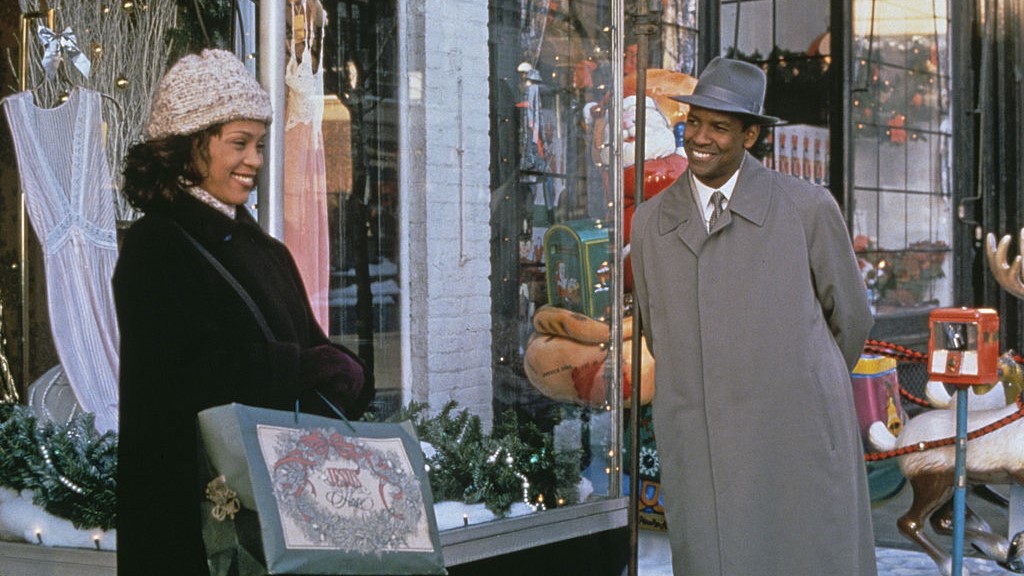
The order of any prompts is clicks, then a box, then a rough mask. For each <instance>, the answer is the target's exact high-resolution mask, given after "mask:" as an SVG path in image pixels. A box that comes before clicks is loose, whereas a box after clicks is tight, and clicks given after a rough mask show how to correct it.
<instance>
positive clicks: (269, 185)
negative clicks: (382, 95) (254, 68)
mask: <svg viewBox="0 0 1024 576" xmlns="http://www.w3.org/2000/svg"><path fill="white" fill-rule="evenodd" d="M287 5H288V3H287V2H261V3H260V5H259V34H258V42H259V44H258V45H257V48H256V53H257V54H258V58H257V62H258V63H259V67H258V68H259V69H258V77H259V80H260V84H262V85H263V88H264V89H266V91H267V92H268V93H269V94H270V107H271V110H272V111H273V121H272V122H271V123H270V127H269V128H268V130H267V139H266V148H265V150H264V153H263V154H264V156H263V158H264V163H263V169H262V170H260V175H259V187H258V188H257V190H256V203H257V204H256V207H257V215H258V217H259V222H260V226H261V227H262V228H263V230H265V231H266V232H267V234H270V235H271V236H273V237H274V238H277V239H279V240H283V239H284V123H285V111H286V108H285V105H286V102H285V98H286V93H285V83H284V72H285V70H284V69H285V52H284V46H285V30H284V29H285V10H286V9H287Z"/></svg>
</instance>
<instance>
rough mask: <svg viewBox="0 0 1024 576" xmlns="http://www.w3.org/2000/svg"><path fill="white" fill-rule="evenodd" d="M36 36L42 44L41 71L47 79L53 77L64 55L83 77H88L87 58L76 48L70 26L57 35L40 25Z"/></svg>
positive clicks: (75, 39) (88, 65)
mask: <svg viewBox="0 0 1024 576" xmlns="http://www.w3.org/2000/svg"><path fill="white" fill-rule="evenodd" d="M37 34H38V35H39V41H40V42H42V44H43V50H44V51H43V70H45V71H46V77H47V78H53V77H54V75H55V74H56V73H57V67H58V66H60V62H61V60H62V59H63V58H64V55H65V54H66V55H67V57H68V58H69V59H70V60H71V63H72V64H74V65H75V68H78V71H79V72H81V73H82V75H83V76H85V77H86V78H88V77H89V70H90V68H91V67H92V65H91V64H90V63H89V58H88V57H86V55H85V54H84V53H83V52H82V51H81V50H80V49H79V48H78V38H77V37H75V33H74V32H72V31H71V27H70V26H68V27H67V28H65V29H64V31H63V32H61V33H60V34H57V33H56V32H54V31H53V30H50V29H49V28H47V27H46V26H43V25H42V24H40V25H39V30H38V32H37Z"/></svg>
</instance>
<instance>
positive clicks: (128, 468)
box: [113, 194, 373, 576]
mask: <svg viewBox="0 0 1024 576" xmlns="http://www.w3.org/2000/svg"><path fill="white" fill-rule="evenodd" d="M171 220H173V221H175V222H177V223H178V224H180V226H181V227H182V228H184V229H185V230H187V231H188V232H189V234H190V235H192V237H193V238H195V239H196V240H197V241H198V242H199V243H200V244H202V245H203V246H204V247H205V248H206V249H207V250H208V251H209V252H210V253H212V254H213V256H214V257H215V258H217V260H218V261H219V262H220V263H221V264H222V265H223V266H224V267H225V268H226V269H227V270H228V271H229V272H231V274H232V275H233V276H234V277H235V278H236V279H237V280H238V282H239V283H240V284H241V285H242V286H243V287H245V289H246V291H247V292H248V293H249V295H250V296H251V297H252V299H253V300H254V301H255V303H256V304H257V306H258V307H259V308H260V310H261V311H262V313H263V315H264V317H265V318H266V321H267V323H268V324H269V326H270V328H271V330H272V331H273V333H274V337H275V340H276V341H274V342H268V341H267V339H266V338H265V337H264V335H263V333H262V332H261V330H260V328H259V326H258V324H257V321H256V320H255V317H254V315H253V314H252V312H251V311H250V309H249V308H248V307H247V305H246V304H245V303H244V301H243V300H242V299H241V297H240V296H239V295H238V293H237V292H236V291H235V290H234V289H233V288H232V287H231V285H230V284H229V283H228V282H227V281H226V280H225V279H224V278H223V276H221V275H220V273H219V272H217V271H216V269H215V268H214V267H213V266H212V265H211V264H210V263H209V262H208V261H207V260H206V259H205V258H204V257H203V256H202V255H201V254H200V252H199V251H198V250H197V248H196V247H195V246H194V245H192V244H191V243H190V242H189V241H188V239H187V238H186V237H185V236H184V235H183V234H182V233H181V231H180V230H179V229H178V228H176V227H175V226H174V225H173V223H172V222H171ZM113 286H114V299H115V303H116V306H117V317H118V325H119V328H120V332H121V356H120V430H119V450H118V507H117V532H118V553H117V556H118V558H117V561H118V574H120V575H122V576H138V575H146V576H153V575H156V574H174V575H176V576H182V575H189V576H193V575H205V574H207V573H208V571H207V568H206V560H205V552H204V548H203V543H202V536H201V524H200V514H199V503H200V501H201V499H202V497H203V488H204V487H203V486H201V485H200V484H201V483H200V479H199V465H198V462H197V442H198V438H197V434H196V415H197V414H198V412H200V411H201V410H204V409H206V408H209V407H212V406H217V405H220V404H226V403H231V402H238V403H242V404H248V405H253V406H261V407H266V408H275V409H281V410H294V408H295V401H296V399H300V400H301V402H302V406H303V410H304V411H310V412H318V413H325V410H326V407H325V406H324V404H323V402H322V401H321V400H319V399H318V398H316V395H315V391H314V390H313V384H311V383H309V382H305V381H303V379H302V378H301V377H300V373H301V371H300V355H301V352H302V351H303V350H308V349H309V348H311V347H314V346H318V345H324V344H328V343H329V340H328V338H327V336H326V335H325V334H324V332H323V330H322V329H321V327H320V326H319V324H318V323H317V322H316V320H315V319H314V316H313V313H312V310H311V308H310V305H309V301H308V298H307V296H306V292H305V290H304V288H303V284H302V280H301V278H300V276H299V272H298V269H297V268H296V266H295V263H294V261H293V259H292V257H291V254H290V253H289V252H288V250H287V248H285V246H284V245H283V244H282V243H280V242H279V241H277V240H275V239H273V238H271V237H270V236H268V235H267V234H266V233H264V232H263V231H262V230H261V229H260V228H259V226H258V225H257V224H256V222H255V221H254V220H253V218H252V216H250V215H249V213H248V212H247V211H246V210H245V209H244V208H239V209H238V216H237V218H236V219H234V220H232V219H230V218H228V217H226V216H225V215H223V214H221V213H220V212H218V211H216V210H214V209H213V208H211V207H209V206H207V205H205V204H203V203H202V202H200V201H198V200H196V199H195V198H193V197H191V196H188V195H184V194H183V195H180V196H179V197H178V199H176V200H175V202H174V203H172V204H169V205H163V206H161V207H159V208H157V209H153V210H150V211H149V212H147V214H146V215H145V216H144V217H142V218H141V219H139V220H138V221H136V222H135V223H134V224H133V225H132V227H131V228H130V229H129V230H128V231H127V233H126V235H125V237H124V241H123V243H122V246H121V249H120V253H119V257H118V262H117V266H116V268H115V271H114V278H113ZM367 382H368V383H367V385H366V386H361V385H360V384H359V383H353V384H352V385H351V386H348V387H347V389H346V387H345V386H344V385H343V386H342V387H341V388H342V389H341V390H334V392H335V395H334V398H335V399H336V400H338V401H340V402H341V404H342V408H343V409H344V410H345V412H346V414H347V415H348V416H350V417H358V416H359V415H360V414H361V413H362V411H363V410H364V409H365V408H366V406H367V404H368V403H369V401H370V399H371V397H372V394H373V387H372V384H369V382H370V380H369V379H367Z"/></svg>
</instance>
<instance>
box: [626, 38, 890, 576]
mask: <svg viewBox="0 0 1024 576" xmlns="http://www.w3.org/2000/svg"><path fill="white" fill-rule="evenodd" d="M764 93H765V75H764V73H763V72H762V71H761V70H760V68H757V67H756V66H753V65H750V64H747V63H745V62H740V61H736V60H728V59H723V58H716V59H715V60H713V61H712V62H711V63H710V64H708V66H707V68H706V69H705V70H704V72H703V73H702V74H701V76H700V78H699V80H698V83H697V87H696V89H695V90H694V92H693V93H692V94H690V95H687V96H678V97H676V99H677V100H679V101H681V102H684V103H687V104H689V105H690V110H689V114H688V116H687V120H686V129H685V134H684V146H685V149H686V154H687V157H688V159H689V167H688V169H687V171H686V172H685V173H684V174H683V175H682V177H680V178H679V180H678V181H676V183H675V184H673V185H672V186H671V187H670V188H668V189H666V190H665V191H663V192H662V193H661V194H659V195H658V196H655V197H654V198H653V199H651V200H649V201H647V202H645V203H643V204H641V205H640V206H639V207H638V208H637V211H636V213H635V215H634V217H633V223H632V260H633V274H634V278H635V292H634V294H635V297H636V300H637V303H638V306H639V311H640V313H641V316H642V319H643V322H644V325H645V326H644V327H645V333H646V336H647V342H648V345H649V347H650V350H651V353H652V354H653V355H654V356H655V359H656V361H657V371H656V392H655V397H654V404H653V406H654V430H655V436H656V437H657V439H658V452H659V455H660V457H661V480H662V488H663V490H664V492H663V493H664V496H665V516H666V521H667V523H668V529H669V536H670V541H671V544H672V556H673V570H674V572H675V574H677V575H679V576H683V575H685V576H748V575H763V576H817V575H820V574H829V575H830V576H831V575H836V576H839V575H858V576H860V575H873V574H875V572H876V567H875V556H874V536H873V533H872V526H871V515H870V499H869V495H868V489H867V480H866V477H865V468H864V463H863V459H862V447H861V443H860V433H859V429H858V426H857V420H856V414H855V411H854V404H853V396H852V389H851V383H850V376H849V371H850V370H851V369H852V368H853V366H854V364H855V363H856V361H857V359H858V357H859V354H860V352H861V350H862V349H863V346H864V340H865V338H866V337H867V334H868V331H869V329H870V328H871V325H872V322H873V320H872V317H871V312H870V310H869V308H868V300H867V293H866V290H865V287H864V283H863V281H862V279H861V276H860V273H859V270H858V267H857V263H856V259H855V257H854V253H853V248H852V246H851V243H850V237H849V234H848V231H847V229H846V225H845V223H844V220H843V217H842V214H841V213H840V210H839V207H838V206H837V204H836V202H835V200H834V199H833V198H832V196H831V195H830V194H829V192H828V191H827V190H825V189H823V188H821V187H819V186H815V185H813V184H811V183H809V182H806V181H803V180H800V179H797V178H794V177H791V176H787V175H782V174H779V173H777V172H774V171H771V170H769V169H767V168H765V167H764V166H762V165H761V163H760V162H758V161H757V159H756V158H754V157H753V156H751V155H750V153H749V152H748V150H749V149H750V148H751V147H752V146H753V145H754V143H755V142H756V141H757V139H758V136H759V135H760V132H761V129H762V126H763V125H769V124H773V123H775V122H777V121H778V119H777V118H773V117H771V116H766V115H764V114H763V113H762V107H763V102H764ZM716 191H717V192H720V193H721V195H722V200H721V202H712V197H713V196H714V198H715V199H716V200H717V199H718V198H719V196H718V195H717V194H715V192H716ZM716 204H718V206H717V207H716Z"/></svg>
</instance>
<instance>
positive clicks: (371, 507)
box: [198, 404, 446, 576]
mask: <svg viewBox="0 0 1024 576" xmlns="http://www.w3.org/2000/svg"><path fill="white" fill-rule="evenodd" d="M198 428H199V438H200V448H201V450H200V458H201V459H202V461H201V462H200V469H201V470H204V471H203V472H202V475H203V478H202V481H203V482H204V483H205V485H206V500H205V501H204V502H203V503H202V505H201V506H200V509H201V512H202V514H203V540H204V543H205V544H206V553H207V559H208V564H209V567H210V572H211V574H212V575H213V576H219V575H228V574H232V575H234V574H238V575H239V576H250V575H252V576H262V575H265V574H373V575H377V574H380V575H385V574H446V571H445V568H444V558H443V554H442V551H441V546H440V539H439V537H438V531H437V520H436V518H435V517H434V508H433V498H432V495H431V492H430V484H429V481H428V479H427V472H426V468H425V466H424V460H423V454H422V452H421V450H420V446H419V442H418V441H417V439H416V432H415V429H414V428H413V427H412V425H411V424H409V423H408V422H405V423H400V424H398V423H396V424H392V423H367V422H349V421H347V420H335V419H333V418H324V417H320V416H313V415H309V414H299V413H298V412H297V411H296V412H288V411H279V410H269V409H265V408H255V407H251V406H245V405H242V404H228V405H224V406H217V407H215V408H210V409H207V410H204V411H202V412H200V413H199V417H198Z"/></svg>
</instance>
